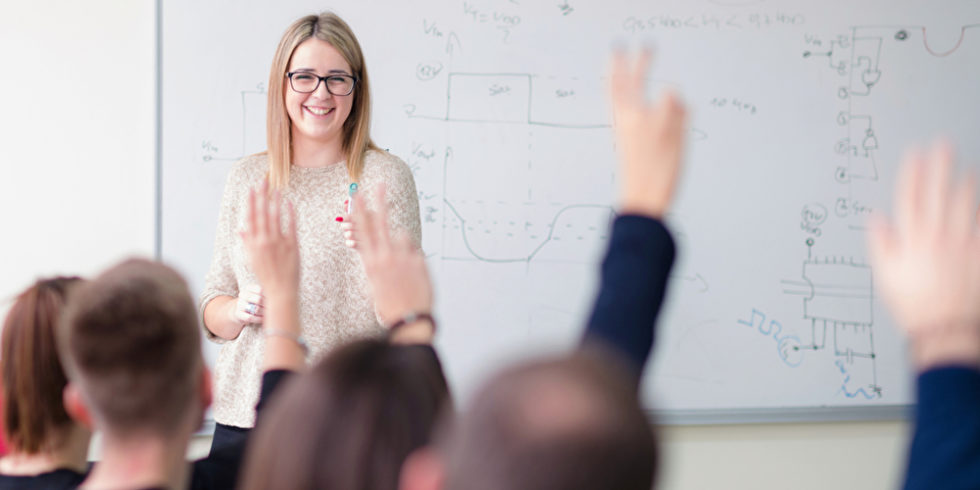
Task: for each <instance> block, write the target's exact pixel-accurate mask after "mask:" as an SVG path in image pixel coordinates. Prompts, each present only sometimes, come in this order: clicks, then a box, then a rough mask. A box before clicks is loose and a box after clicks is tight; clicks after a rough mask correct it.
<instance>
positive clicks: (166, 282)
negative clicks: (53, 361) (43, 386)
mask: <svg viewBox="0 0 980 490" xmlns="http://www.w3.org/2000/svg"><path fill="white" fill-rule="evenodd" d="M197 321H198V320H197V310H196V309H195V307H194V300H193V299H192V298H191V295H190V292H189V291H188V289H187V283H186V282H184V280H183V278H181V277H180V275H179V274H178V273H177V272H176V271H174V270H173V269H171V268H169V267H167V266H165V265H162V264H159V263H155V262H151V261H148V260H139V259H132V260H128V261H125V262H123V263H121V264H119V265H116V266H115V267H112V268H111V269H109V270H107V271H105V272H104V273H102V275H100V276H99V277H97V278H95V279H94V280H92V281H88V282H86V283H84V284H82V285H80V286H79V287H77V288H74V290H73V291H72V293H71V294H70V295H69V299H68V304H67V306H66V307H65V318H64V321H63V323H62V328H61V331H60V335H59V340H60V341H61V346H62V348H63V352H62V353H63V360H64V362H65V367H66V368H67V370H68V374H69V377H70V378H71V379H72V381H73V382H76V383H78V385H79V388H80V390H81V391H82V393H83V394H84V396H85V399H86V400H87V401H88V402H89V404H90V405H91V407H90V408H91V410H92V412H93V415H94V416H95V418H96V424H97V425H98V426H99V428H100V429H103V430H108V431H113V432H115V433H117V434H130V433H133V432H135V431H142V432H151V433H156V434H167V433H169V432H171V431H173V430H174V429H176V428H177V427H179V424H180V422H181V421H183V420H186V417H187V407H188V406H190V403H191V400H192V399H193V398H194V397H195V396H197V395H198V393H199V391H198V390H199V388H200V380H201V370H202V369H203V359H202V356H201V339H200V333H199V332H198V328H197V327H198V324H197Z"/></svg>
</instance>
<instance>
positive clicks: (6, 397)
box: [0, 277, 81, 454]
mask: <svg viewBox="0 0 980 490" xmlns="http://www.w3.org/2000/svg"><path fill="white" fill-rule="evenodd" d="M80 280H81V279H79V278H77V277H55V278H52V279H42V280H40V281H37V282H36V283H34V284H33V285H32V286H31V287H29V288H27V290H26V291H24V292H23V293H21V294H20V296H18V297H17V299H16V300H15V301H14V304H13V306H12V307H11V308H10V311H9V313H7V319H6V321H5V322H4V324H3V336H2V344H3V345H2V348H0V352H2V354H0V355H2V356H3V357H2V359H0V368H2V371H3V436H4V439H5V440H6V441H7V443H8V444H10V446H11V448H12V449H14V450H16V451H19V452H24V453H27V454H35V453H38V452H40V451H42V450H46V449H53V448H51V447H46V445H48V444H52V443H53V444H57V441H52V440H51V438H52V437H53V436H54V435H55V434H54V431H57V430H60V429H63V428H65V427H67V426H69V425H71V423H72V422H71V418H69V417H68V414H67V413H66V412H65V408H64V404H63V403H62V393H63V392H64V390H65V385H67V384H68V380H67V378H66V377H65V372H64V370H63V369H62V368H61V361H60V360H58V346H57V340H56V336H55V331H56V327H57V323H58V320H59V318H60V317H61V309H62V307H63V306H64V304H65V297H66V295H67V290H68V288H69V287H70V286H72V285H73V284H75V283H77V282H79V281H80Z"/></svg>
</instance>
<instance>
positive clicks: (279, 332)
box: [264, 328, 310, 355]
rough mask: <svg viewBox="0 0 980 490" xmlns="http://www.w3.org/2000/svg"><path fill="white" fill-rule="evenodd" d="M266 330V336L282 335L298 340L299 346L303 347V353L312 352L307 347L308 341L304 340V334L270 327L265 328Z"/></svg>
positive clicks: (285, 337)
mask: <svg viewBox="0 0 980 490" xmlns="http://www.w3.org/2000/svg"><path fill="white" fill-rule="evenodd" d="M264 332H265V336H266V337H282V338H284V339H288V340H292V341H293V342H296V345H298V346H299V348H300V349H302V351H303V355H306V354H309V353H310V348H309V347H307V345H306V341H305V340H303V336H302V335H299V334H294V333H292V332H287V331H285V330H277V329H268V328H267V329H264Z"/></svg>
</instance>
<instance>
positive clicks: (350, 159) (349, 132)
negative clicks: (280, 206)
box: [266, 12, 378, 189]
mask: <svg viewBox="0 0 980 490" xmlns="http://www.w3.org/2000/svg"><path fill="white" fill-rule="evenodd" d="M310 38H316V39H319V40H321V41H325V42H327V43H328V44H330V45H331V46H333V47H334V48H336V49H337V51H340V54H341V56H343V57H344V60H346V61H347V64H349V65H350V67H351V71H352V72H353V73H351V74H352V75H354V76H355V77H357V82H356V83H357V85H356V86H355V87H354V92H353V93H352V94H351V95H350V97H354V101H353V104H352V107H351V111H350V115H348V116H347V120H346V121H344V127H343V131H344V135H343V136H344V140H343V141H344V143H343V150H344V154H345V156H346V158H347V173H348V174H350V177H351V179H352V180H353V181H355V182H356V181H357V180H358V179H360V178H361V170H362V169H363V168H364V154H365V153H367V151H368V150H377V149H378V147H377V146H376V145H375V144H374V142H373V141H371V135H370V130H371V90H370V84H369V83H368V74H367V67H366V66H365V64H364V54H363V53H362V52H361V45H360V44H359V43H358V42H357V38H356V37H354V32H353V31H351V29H350V26H348V25H347V23H346V22H344V21H343V19H341V18H340V17H338V16H337V15H336V14H334V13H332V12H324V13H321V14H320V15H307V16H306V17H303V18H301V19H299V20H297V21H296V22H293V24H292V25H290V26H289V28H288V29H286V32H285V33H284V34H283V36H282V39H281V40H280V41H279V47H278V48H276V54H275V56H274V57H273V58H272V69H271V70H270V72H269V94H268V95H269V97H268V103H267V111H266V113H267V117H266V140H267V144H268V148H269V149H268V155H269V183H270V184H271V186H272V188H274V189H282V188H284V187H286V186H287V185H288V184H289V165H290V164H291V163H292V160H293V144H292V143H293V136H292V131H291V124H290V119H289V114H287V113H286V104H285V102H284V100H283V98H284V94H285V92H284V91H285V89H286V87H287V86H288V84H287V83H286V71H287V70H289V61H290V59H291V58H292V56H293V51H295V50H296V47H297V46H299V45H300V43H302V42H303V41H306V40H307V39H310Z"/></svg>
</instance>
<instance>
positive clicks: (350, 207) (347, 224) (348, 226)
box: [337, 182, 358, 248]
mask: <svg viewBox="0 0 980 490" xmlns="http://www.w3.org/2000/svg"><path fill="white" fill-rule="evenodd" d="M357 189H358V186H357V182H352V183H351V185H350V187H349V188H348V189H347V202H346V204H347V218H348V219H347V220H346V221H345V220H344V219H343V218H337V221H342V223H341V224H340V227H341V229H343V230H344V244H345V245H347V246H348V247H350V248H355V247H356V246H357V243H356V242H355V241H354V232H353V230H354V223H352V222H351V221H350V217H351V215H352V214H353V213H354V195H355V194H357Z"/></svg>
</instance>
